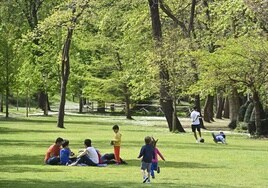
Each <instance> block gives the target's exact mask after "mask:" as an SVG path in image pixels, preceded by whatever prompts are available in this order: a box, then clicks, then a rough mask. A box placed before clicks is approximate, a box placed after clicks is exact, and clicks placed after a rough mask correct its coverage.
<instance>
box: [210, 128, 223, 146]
mask: <svg viewBox="0 0 268 188" xmlns="http://www.w3.org/2000/svg"><path fill="white" fill-rule="evenodd" d="M212 137H213V141H214V142H215V143H218V142H221V143H223V144H226V136H225V134H224V132H222V131H221V132H220V134H217V135H215V134H214V133H212Z"/></svg>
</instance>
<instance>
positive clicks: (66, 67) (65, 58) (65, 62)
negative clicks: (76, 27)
mask: <svg viewBox="0 0 268 188" xmlns="http://www.w3.org/2000/svg"><path fill="white" fill-rule="evenodd" d="M72 35H73V29H72V28H68V33H67V38H66V40H65V43H64V46H63V49H62V60H61V99H60V106H59V115H58V122H57V127H59V128H64V115H65V114H64V113H65V112H64V110H65V102H66V90H67V82H68V79H69V75H70V57H69V51H70V46H71V39H72Z"/></svg>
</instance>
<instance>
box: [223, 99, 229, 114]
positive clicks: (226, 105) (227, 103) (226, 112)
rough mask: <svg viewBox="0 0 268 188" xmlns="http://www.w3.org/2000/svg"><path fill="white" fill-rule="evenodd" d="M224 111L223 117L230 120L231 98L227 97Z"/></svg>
mask: <svg viewBox="0 0 268 188" xmlns="http://www.w3.org/2000/svg"><path fill="white" fill-rule="evenodd" d="M223 108H224V111H223V117H224V118H229V117H230V109H229V98H228V97H226V98H225V99H224V105H223Z"/></svg>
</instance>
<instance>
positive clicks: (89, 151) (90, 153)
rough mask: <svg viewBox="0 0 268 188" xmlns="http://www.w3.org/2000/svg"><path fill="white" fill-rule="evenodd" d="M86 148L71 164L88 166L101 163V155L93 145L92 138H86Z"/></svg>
mask: <svg viewBox="0 0 268 188" xmlns="http://www.w3.org/2000/svg"><path fill="white" fill-rule="evenodd" d="M84 145H85V149H84V150H83V151H82V152H81V153H80V154H79V155H78V156H77V160H76V161H75V162H73V163H72V164H70V165H69V166H77V165H79V164H86V165H88V166H97V165H98V164H99V157H98V153H97V151H96V149H95V148H94V147H92V145H91V140H90V139H85V141H84Z"/></svg>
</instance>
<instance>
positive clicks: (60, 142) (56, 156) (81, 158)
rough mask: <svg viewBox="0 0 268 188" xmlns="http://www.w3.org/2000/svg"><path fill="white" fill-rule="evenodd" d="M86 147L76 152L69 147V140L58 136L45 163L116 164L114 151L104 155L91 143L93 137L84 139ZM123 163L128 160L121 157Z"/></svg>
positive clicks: (49, 149)
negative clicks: (76, 153)
mask: <svg viewBox="0 0 268 188" xmlns="http://www.w3.org/2000/svg"><path fill="white" fill-rule="evenodd" d="M84 145H85V149H84V150H81V151H79V154H78V155H77V156H76V157H75V154H74V153H73V152H72V151H71V150H70V148H69V141H68V140H66V139H63V138H61V137H58V138H57V139H56V141H55V143H54V144H53V145H51V146H50V147H49V148H48V150H47V152H46V156H45V160H44V162H45V164H48V165H69V166H77V165H80V166H84V165H87V166H104V165H105V164H115V163H116V160H115V156H114V153H106V154H104V155H102V154H101V153H100V151H99V150H98V149H96V148H94V147H93V146H92V145H91V139H85V140H84ZM120 163H121V164H126V162H125V161H124V160H123V159H121V158H120Z"/></svg>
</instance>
